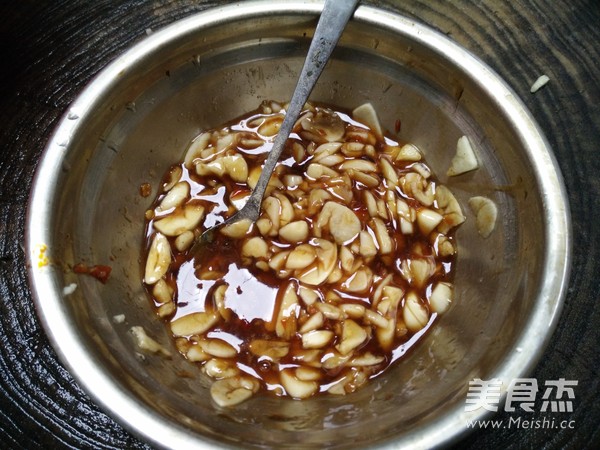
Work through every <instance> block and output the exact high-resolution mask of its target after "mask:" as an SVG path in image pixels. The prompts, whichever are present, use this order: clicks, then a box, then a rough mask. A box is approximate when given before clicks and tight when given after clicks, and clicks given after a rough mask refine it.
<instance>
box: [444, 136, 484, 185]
mask: <svg viewBox="0 0 600 450" xmlns="http://www.w3.org/2000/svg"><path fill="white" fill-rule="evenodd" d="M478 167H479V163H478V162H477V157H476V156H475V151H474V150H473V147H472V146H471V142H470V141H469V138H468V137H466V136H462V137H461V138H459V139H458V142H457V143H456V154H455V155H454V158H452V162H451V163H450V168H449V169H448V172H446V174H447V175H448V176H451V177H453V176H457V175H462V174H463V173H466V172H470V171H471V170H475V169H477V168H478Z"/></svg>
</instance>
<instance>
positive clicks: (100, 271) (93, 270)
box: [73, 263, 112, 284]
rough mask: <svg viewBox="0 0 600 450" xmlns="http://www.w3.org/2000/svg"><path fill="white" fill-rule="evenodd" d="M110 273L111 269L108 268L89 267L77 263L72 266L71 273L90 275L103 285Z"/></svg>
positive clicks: (100, 266) (99, 266)
mask: <svg viewBox="0 0 600 450" xmlns="http://www.w3.org/2000/svg"><path fill="white" fill-rule="evenodd" d="M111 271H112V267H110V266H102V265H95V266H91V267H90V266H86V265H85V264H83V263H78V264H75V265H74V266H73V272H75V273H81V274H84V275H90V276H92V277H94V278H96V279H97V280H98V281H100V282H101V283H103V284H104V283H106V282H107V281H108V278H109V277H110V272H111Z"/></svg>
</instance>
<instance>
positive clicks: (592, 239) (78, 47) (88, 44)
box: [0, 0, 600, 449]
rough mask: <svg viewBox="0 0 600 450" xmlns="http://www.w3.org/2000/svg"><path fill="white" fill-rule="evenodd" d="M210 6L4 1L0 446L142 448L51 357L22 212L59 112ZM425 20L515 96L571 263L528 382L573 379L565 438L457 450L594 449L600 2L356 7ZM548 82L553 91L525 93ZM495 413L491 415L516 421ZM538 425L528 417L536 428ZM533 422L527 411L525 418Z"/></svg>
mask: <svg viewBox="0 0 600 450" xmlns="http://www.w3.org/2000/svg"><path fill="white" fill-rule="evenodd" d="M216 3H219V2H215V1H206V0H152V1H150V0H70V1H66V0H41V1H39V0H19V1H17V2H1V4H0V64H1V69H0V447H2V448H26V449H38V448H39V449H42V448H43V449H48V448H79V449H83V448H133V449H135V448H148V446H147V444H144V443H142V442H140V441H139V440H138V439H136V438H135V437H134V436H132V435H131V434H129V433H128V432H127V431H125V430H124V429H123V428H122V427H121V426H120V425H118V424H117V423H115V422H114V421H113V420H112V419H111V418H110V417H109V416H107V415H106V414H105V413H104V412H102V411H101V410H100V409H99V408H98V407H97V406H96V405H95V404H94V403H93V402H92V401H91V400H90V399H89V398H88V397H87V396H86V394H85V393H83V392H82V391H81V389H80V388H79V387H78V386H77V384H76V383H75V382H74V381H73V379H72V378H71V377H70V375H69V373H68V372H67V371H66V370H65V369H64V368H63V366H62V365H61V364H60V362H59V361H58V360H57V358H56V355H55V353H54V352H53V350H52V348H51V347H50V345H49V343H48V340H47V338H46V336H45V334H44V331H43V330H42V329H41V327H40V324H39V322H38V320H37V318H36V315H35V310H34V307H33V303H32V299H31V295H30V293H29V290H28V285H27V278H26V272H25V255H24V252H23V247H22V243H23V235H24V223H25V211H26V205H27V200H28V193H29V188H30V186H31V182H32V177H33V173H34V171H35V168H36V165H37V163H38V161H39V159H40V155H41V153H42V150H43V148H44V145H45V142H46V140H47V139H48V137H49V136H50V133H51V132H52V130H53V128H54V127H55V126H56V125H57V122H58V120H59V118H60V117H61V115H62V114H63V112H64V111H65V110H66V109H67V107H68V105H69V103H70V102H71V101H72V100H73V99H74V98H75V96H76V95H77V94H78V92H80V91H81V89H82V88H83V87H84V86H85V84H86V83H87V82H89V80H90V79H91V78H92V77H93V76H94V75H95V74H96V73H97V72H98V71H100V70H101V69H102V68H103V67H104V66H106V64H108V63H109V62H110V61H112V60H113V59H114V58H115V57H116V56H118V55H119V54H121V53H122V52H123V51H124V50H126V49H127V48H128V47H130V46H131V45H132V44H134V43H135V42H137V41H139V40H140V39H142V38H143V37H144V36H145V34H146V29H148V28H151V29H159V28H161V27H163V26H165V25H168V24H170V23H172V22H173V21H175V20H177V19H180V18H183V17H186V16H188V15H190V14H193V13H195V12H198V11H201V10H203V9H205V8H208V7H211V6H214V5H215V4H216ZM365 3H371V4H373V3H375V4H377V5H379V6H381V7H384V8H388V9H392V10H395V11H398V12H400V13H403V14H405V15H407V16H409V17H412V18H414V19H415V20H417V21H419V22H424V23H427V24H429V25H431V26H432V27H434V28H436V29H438V30H440V31H442V32H443V33H445V34H447V35H448V36H450V37H451V38H452V39H454V40H455V41H457V42H459V43H460V44H462V45H463V46H465V47H466V48H467V49H469V50H470V51H472V52H473V53H474V54H476V55H477V56H479V57H480V58H481V59H483V60H484V61H485V62H487V64H489V65H490V66H491V67H492V68H493V69H495V70H496V71H497V72H498V73H499V74H500V75H501V76H502V77H503V78H504V79H505V80H506V81H507V82H508V83H509V84H510V85H511V86H512V87H513V89H514V90H515V91H516V92H517V93H518V94H519V95H520V96H521V98H522V99H523V100H524V102H525V104H526V105H527V106H528V107H529V108H530V110H531V111H532V113H533V115H534V116H535V117H536V119H537V120H538V122H539V123H540V125H541V127H542V129H543V130H544V132H545V133H546V136H547V138H548V140H549V142H550V144H551V145H552V147H553V149H554V152H555V154H556V157H557V159H558V161H559V163H560V166H561V169H562V171H563V175H564V177H565V181H566V185H567V189H568V193H569V199H570V203H571V211H572V216H573V232H574V260H573V261H574V264H573V271H572V277H571V282H570V288H569V292H568V296H567V299H566V303H565V307H564V311H563V313H562V316H561V320H560V323H559V325H558V328H557V330H556V332H555V333H554V336H553V338H552V340H551V342H550V345H549V346H548V348H547V350H546V352H545V354H544V357H543V358H542V359H541V361H540V363H539V364H538V366H537V368H536V370H535V372H534V373H533V374H532V377H536V378H537V379H538V380H540V381H542V382H543V381H544V380H556V379H559V378H565V379H567V380H578V382H579V384H578V386H577V388H576V390H575V394H576V398H575V400H574V403H573V404H574V411H573V412H572V413H562V415H559V416H557V418H559V419H561V420H562V419H566V420H569V421H572V422H571V424H572V425H573V427H572V428H566V429H546V428H538V429H531V430H525V429H516V428H510V429H494V430H489V429H488V430H478V431H475V432H474V433H472V434H470V435H468V436H467V437H466V438H465V439H464V440H463V441H461V442H460V443H458V447H460V448H470V449H482V448H531V449H538V448H552V449H554V448H563V447H569V448H600V426H599V425H600V395H599V392H600V377H599V375H600V373H599V371H600V283H598V280H599V278H600V270H599V269H600V251H599V248H600V247H599V245H598V241H599V239H600V233H599V232H600V227H598V226H597V221H598V220H600V208H599V207H600V202H599V200H598V199H599V196H600V107H599V104H600V2H599V1H598V0H506V1H503V0H455V1H451V2H446V1H437V0H403V1H400V0H399V1H397V2H394V1H391V0H388V1H374V0H371V1H365ZM541 74H546V75H547V76H548V77H549V78H550V82H549V83H548V85H546V86H545V87H544V88H543V89H542V90H540V91H538V92H537V93H535V94H531V93H530V92H529V88H530V86H531V85H532V83H533V82H534V81H535V79H536V78H537V77H538V76H539V75H541ZM511 414H512V415H509V414H508V413H500V414H498V415H497V416H496V418H497V419H504V420H508V419H509V418H510V417H513V419H514V418H516V417H518V415H516V414H514V413H511ZM543 417H544V416H543V415H542V413H539V412H537V413H536V414H534V417H533V418H534V419H537V420H541V419H542V418H543ZM529 418H531V416H529Z"/></svg>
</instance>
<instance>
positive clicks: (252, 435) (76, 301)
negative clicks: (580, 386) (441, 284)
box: [27, 1, 571, 448]
mask: <svg viewBox="0 0 600 450" xmlns="http://www.w3.org/2000/svg"><path fill="white" fill-rule="evenodd" d="M320 9H321V4H320V3H318V2H305V1H302V2H299V1H298V2H270V1H267V2H242V3H240V4H236V5H232V6H226V7H223V8H218V9H214V10H209V11H206V12H203V13H201V14H198V15H195V16H192V17H190V18H188V19H185V20H182V21H180V22H178V23H175V24H173V25H171V26H169V27H167V28H165V29H164V30H162V31H159V32H157V33H155V34H152V35H151V36H149V37H147V38H145V39H144V40H143V41H142V42H140V43H139V44H137V45H136V46H135V47H134V48H132V49H131V50H130V51H128V52H127V53H125V54H124V55H123V56H121V57H119V58H118V59H117V60H116V61H114V62H113V63H112V64H110V65H109V66H108V67H107V68H106V69H105V70H104V71H102V73H100V74H99V75H98V76H97V78H96V79H95V80H94V81H93V82H92V83H91V84H90V85H89V87H87V88H86V89H85V90H84V91H83V92H82V93H81V95H80V96H79V98H78V99H77V100H76V101H75V102H74V103H73V105H72V106H71V108H70V109H69V111H68V112H67V114H66V115H65V117H64V118H63V120H62V122H61V123H60V126H59V127H58V129H57V130H56V132H55V134H54V135H53V136H52V138H51V139H50V141H49V142H48V146H47V148H46V151H45V154H44V157H43V159H42V161H41V163H40V165H39V169H38V173H37V176H36V179H35V184H34V187H33V191H32V195H31V203H30V209H29V217H28V224H27V248H28V252H29V255H30V259H31V261H30V280H31V287H32V291H33V294H34V298H35V301H36V306H37V309H38V311H39V316H40V318H41V320H42V322H43V324H44V326H45V329H46V330H47V333H48V335H49V337H50V339H51V340H52V342H53V344H54V346H55V348H56V350H57V352H58V354H59V355H60V357H61V359H62V360H63V362H64V363H65V365H66V366H67V367H68V369H69V370H70V371H71V372H72V373H73V375H74V376H75V377H76V379H77V380H78V381H79V383H80V384H81V385H82V386H83V387H84V389H85V390H86V391H87V392H88V393H89V394H90V395H91V396H92V398H93V399H95V401H96V402H98V403H99V404H100V405H101V406H102V407H103V408H104V409H106V410H107V411H108V412H109V413H110V414H111V415H112V416H114V417H115V418H116V419H117V420H118V421H120V422H121V423H123V424H124V425H125V426H127V427H128V428H129V429H130V430H132V431H133V432H135V433H136V434H138V435H139V436H141V437H142V438H143V439H145V440H147V441H149V442H151V443H153V444H155V445H158V446H163V447H169V448H190V447H196V448H203V447H209V446H215V445H222V446H230V445H242V444H243V446H244V447H251V446H257V447H258V446H267V447H277V448H281V447H286V446H288V447H294V448H300V447H306V448H311V447H313V448H323V447H338V446H339V447H342V446H343V447H353V446H355V447H364V446H367V445H368V446H394V447H396V446H402V447H404V446H407V445H411V444H412V445H414V446H417V447H423V448H424V447H431V446H433V445H435V444H439V443H443V442H448V441H451V440H453V439H456V438H457V437H459V436H460V435H461V434H462V433H464V432H465V431H466V422H467V420H473V419H477V418H481V417H482V416H483V413H484V412H485V410H478V411H474V412H465V394H466V391H467V388H468V382H469V380H471V379H473V378H481V379H491V378H500V379H502V380H504V381H505V384H504V388H506V386H507V383H508V382H509V381H511V380H512V379H514V378H517V377H521V376H523V375H524V374H527V373H528V372H529V371H530V370H531V369H532V367H533V366H534V364H535V363H536V361H537V359H538V358H539V356H540V355H541V352H542V350H543V348H544V345H545V343H546V342H547V340H548V338H549V336H550V335H551V333H552V331H553V329H554V326H555V324H556V321H557V319H558V315H559V312H560V307H561V303H562V300H563V297H564V294H565V290H566V285H567V278H568V274H569V267H570V240H571V237H570V233H571V231H570V225H569V213H568V206H567V199H566V195H565V190H564V187H563V183H562V180H561V176H560V173H559V169H558V167H557V164H556V162H555V160H554V158H553V156H552V152H551V151H550V149H549V148H548V144H547V143H546V141H545V139H544V137H543V136H542V134H541V133H540V130H539V129H538V127H537V126H536V124H535V122H534V120H533V119H532V117H531V115H530V114H529V113H528V112H527V110H526V109H525V107H524V106H523V104H522V103H521V102H520V101H519V99H518V98H516V96H515V94H514V92H513V91H512V90H511V89H510V88H508V87H507V85H506V84H505V83H503V82H502V81H501V80H500V79H499V78H498V76H497V75H496V74H494V73H493V71H492V70H490V69H489V68H488V67H486V66H485V65H484V64H483V63H482V62H481V61H479V60H478V59H477V58H475V57H473V56H472V55H471V54H470V53H468V52H467V51H465V50H464V49H462V48H460V47H459V46H458V45H456V44H454V43H453V42H452V41H450V40H449V39H447V38H446V37H445V36H442V35H441V34H439V33H437V32H435V31H433V30H431V29H429V28H427V27H425V26H422V25H419V24H417V23H415V22H414V21H411V20H409V19H406V18H404V17H399V16H397V15H393V14H390V13H387V12H385V11H382V10H379V9H376V8H373V7H366V6H361V7H359V8H358V10H357V12H356V14H355V17H354V19H353V20H352V22H351V23H350V24H349V25H348V28H347V30H346V33H345V34H344V36H343V38H342V40H341V42H340V45H339V48H338V49H337V50H336V52H335V54H334V57H333V60H332V61H331V63H330V65H329V66H328V67H327V69H326V70H325V72H324V74H323V77H322V79H321V80H320V82H319V84H318V87H317V89H316V90H315V92H314V94H313V96H312V98H313V100H316V101H322V102H327V103H332V104H335V105H339V106H341V107H347V108H352V107H355V106H357V105H359V104H361V103H363V102H366V101H370V102H372V103H373V104H374V105H375V107H376V109H377V110H378V111H379V112H380V116H381V118H382V120H383V123H384V125H385V127H387V128H388V129H390V130H394V124H395V121H396V119H400V120H401V123H402V128H401V132H400V133H399V138H400V139H403V140H407V141H411V142H414V143H416V144H417V145H418V146H419V147H420V148H421V149H422V150H423V151H424V152H425V154H426V158H427V160H428V162H429V163H430V165H431V166H432V167H433V168H434V170H435V171H436V172H437V173H438V174H440V175H441V178H442V181H444V182H447V184H448V185H449V186H450V187H451V188H452V189H453V190H454V192H455V193H456V195H457V197H458V199H459V201H460V202H461V204H462V205H463V208H464V209H465V211H466V212H468V207H467V206H466V205H467V200H468V198H469V197H470V196H473V195H486V196H489V197H491V198H492V199H493V200H494V201H495V202H496V204H497V205H498V208H499V220H498V223H497V227H496V230H495V231H494V233H493V234H492V235H491V237H490V238H488V239H482V238H480V237H479V236H478V234H477V231H476V228H475V226H474V219H473V217H472V215H470V214H469V218H468V220H467V222H466V223H465V224H464V225H463V226H462V227H461V228H460V230H459V232H458V241H459V245H460V249H459V251H460V256H459V260H458V261H459V262H458V266H457V275H456V280H455V282H456V286H457V300H456V302H455V304H454V305H453V307H452V308H451V310H450V311H449V312H448V313H447V314H446V315H444V316H443V317H442V319H441V320H440V321H439V323H438V324H437V326H436V327H434V329H433V330H432V331H431V332H430V333H429V334H428V335H427V336H426V337H425V338H424V339H423V341H422V342H421V343H420V345H419V346H418V347H417V348H415V349H414V351H412V353H411V354H410V355H408V357H407V358H406V359H405V360H403V361H402V362H401V363H400V364H398V365H396V366H395V367H394V368H393V369H392V370H389V372H387V373H386V374H385V375H384V376H381V377H379V378H377V379H376V380H375V381H373V382H372V383H371V384H370V385H369V386H367V387H366V388H364V389H362V390H360V391H359V392H357V393H355V394H352V395H348V396H346V397H335V398H314V399H310V400H306V401H301V402H299V401H293V400H287V399H279V398H270V397H261V396H258V397H256V398H254V399H251V400H250V401H248V402H246V403H244V404H242V405H240V406H238V407H235V408H232V409H218V408H217V407H216V406H215V405H214V404H213V403H212V402H211V400H210V396H209V393H208V390H207V386H208V381H207V380H206V379H205V378H203V376H202V375H201V374H200V373H199V370H198V369H197V368H196V367H194V366H193V365H191V364H189V363H187V362H186V361H184V360H183V359H182V358H179V357H178V356H177V354H176V351H175V350H174V348H173V347H172V345H171V343H170V339H169V337H168V335H167V333H166V330H165V327H164V326H163V325H162V324H161V323H159V321H158V320H157V319H156V317H155V316H154V315H153V312H152V309H151V308H150V304H149V301H148V299H147V298H146V296H145V294H144V291H143V289H142V285H141V281H140V280H141V270H140V247H141V242H142V235H143V217H144V211H145V210H146V208H147V207H148V206H149V203H150V201H151V198H142V197H141V196H140V195H139V186H140V185H141V184H142V183H146V182H148V183H150V184H151V185H152V186H153V188H154V192H156V189H157V186H158V183H159V179H160V177H161V176H162V174H163V173H164V171H165V169H166V168H167V166H168V165H169V164H170V163H172V162H173V161H175V160H177V159H178V158H180V157H181V156H182V154H183V151H184V149H185V147H186V145H187V144H188V143H189V141H190V140H191V139H192V138H193V137H194V136H196V135H197V134H198V133H199V132H200V131H201V130H203V129H206V128H209V127H213V126H216V125H218V124H221V123H223V122H225V121H227V120H229V119H231V118H234V117H236V116H239V115H241V114H242V113H244V112H246V111H249V110H252V109H254V108H256V107H257V105H258V104H259V103H260V102H261V101H262V100H264V99H278V100H286V99H288V98H289V95H290V93H291V92H292V90H293V87H294V84H295V81H296V76H297V73H298V72H299V68H300V66H301V63H302V60H303V55H304V54H305V52H306V49H307V47H308V41H309V37H310V35H311V33H312V30H313V29H314V25H315V23H316V16H317V14H318V12H319V11H320ZM463 134H464V135H467V136H469V137H470V138H471V141H472V142H473V143H474V145H475V147H476V149H477V152H478V156H479V160H480V163H481V168H480V169H479V170H477V171H476V172H473V173H470V174H466V175H463V176H460V177H456V178H452V179H448V180H446V179H445V177H444V175H443V174H444V173H445V171H446V168H447V167H448V166H449V163H450V159H451V157H452V156H453V154H454V150H455V147H456V141H457V139H458V138H459V137H460V136H462V135H463ZM42 245H45V246H47V248H48V250H47V251H46V253H47V255H48V256H49V258H50V262H51V264H49V265H47V266H44V265H43V264H40V262H41V261H40V260H39V258H40V248H41V247H40V246H42ZM80 261H83V262H87V263H91V264H110V265H111V266H112V268H113V271H112V275H111V279H110V281H109V282H108V283H107V284H106V285H103V284H101V283H99V282H98V281H97V280H94V279H92V278H90V277H85V276H78V275H76V274H74V273H72V271H69V270H65V267H67V266H68V265H72V264H74V263H77V262H80ZM40 266H42V267H40ZM71 283H76V284H77V289H76V290H75V292H74V293H72V294H70V295H64V293H63V288H64V287H65V286H68V285H70V284H71ZM120 314H124V315H125V318H126V320H125V323H115V321H114V320H113V317H114V316H115V315H120ZM133 325H142V326H143V327H144V328H145V329H146V330H147V331H148V333H149V334H150V335H152V336H154V337H155V338H156V339H157V340H159V341H160V342H161V343H162V344H163V345H164V346H165V347H167V348H170V349H171V352H172V353H173V355H174V356H173V358H172V359H165V358H164V357H161V356H154V355H144V356H143V357H140V353H139V349H137V348H136V347H135V345H134V342H133V339H132V336H131V334H130V333H129V332H128V330H129V329H130V327H131V326H133ZM186 373H187V374H193V377H191V378H190V377H185V376H182V374H186Z"/></svg>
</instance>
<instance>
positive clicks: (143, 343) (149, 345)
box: [129, 326, 171, 356]
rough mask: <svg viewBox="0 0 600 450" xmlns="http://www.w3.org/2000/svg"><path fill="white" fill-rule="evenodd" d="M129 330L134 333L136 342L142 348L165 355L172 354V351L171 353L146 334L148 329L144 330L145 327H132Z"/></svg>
mask: <svg viewBox="0 0 600 450" xmlns="http://www.w3.org/2000/svg"><path fill="white" fill-rule="evenodd" d="M129 331H131V334H133V337H134V338H135V342H136V344H137V346H138V348H139V349H140V350H146V351H149V352H152V353H160V354H162V355H163V356H171V353H169V351H168V350H167V349H165V348H164V347H163V346H162V345H160V344H159V343H158V342H156V341H155V340H154V339H152V338H151V337H150V336H148V335H147V334H146V330H144V328H143V327H140V326H135V327H131V329H130V330H129Z"/></svg>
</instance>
